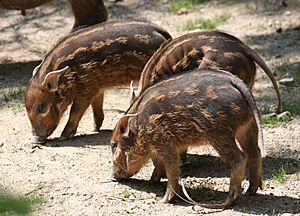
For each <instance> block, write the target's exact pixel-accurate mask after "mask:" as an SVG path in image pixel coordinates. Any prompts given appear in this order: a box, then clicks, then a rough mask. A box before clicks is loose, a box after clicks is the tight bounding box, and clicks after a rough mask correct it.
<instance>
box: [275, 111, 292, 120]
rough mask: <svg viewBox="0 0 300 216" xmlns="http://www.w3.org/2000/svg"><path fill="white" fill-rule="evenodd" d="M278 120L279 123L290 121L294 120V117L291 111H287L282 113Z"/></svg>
mask: <svg viewBox="0 0 300 216" xmlns="http://www.w3.org/2000/svg"><path fill="white" fill-rule="evenodd" d="M277 119H278V120H279V121H290V120H291V119H292V115H291V113H290V112H289V111H285V112H283V113H280V114H279V115H278V116H277Z"/></svg>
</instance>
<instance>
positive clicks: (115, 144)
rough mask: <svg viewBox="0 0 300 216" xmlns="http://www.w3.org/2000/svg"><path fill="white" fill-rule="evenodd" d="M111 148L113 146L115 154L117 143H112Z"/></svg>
mask: <svg viewBox="0 0 300 216" xmlns="http://www.w3.org/2000/svg"><path fill="white" fill-rule="evenodd" d="M110 146H111V150H112V152H114V151H115V150H116V148H117V146H118V145H117V143H111V144H110Z"/></svg>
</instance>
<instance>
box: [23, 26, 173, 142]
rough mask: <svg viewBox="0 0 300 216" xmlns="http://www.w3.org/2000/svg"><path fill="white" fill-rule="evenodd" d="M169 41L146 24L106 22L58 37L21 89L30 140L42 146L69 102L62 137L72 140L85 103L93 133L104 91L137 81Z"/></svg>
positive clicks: (100, 117) (100, 114)
mask: <svg viewBox="0 0 300 216" xmlns="http://www.w3.org/2000/svg"><path fill="white" fill-rule="evenodd" d="M170 38H171V36H170V35H169V33H168V32H167V31H166V30H164V29H162V28H160V27H158V26H157V25H154V24H151V23H146V22H140V21H110V22H106V23H102V24H98V25H94V26H91V27H88V28H85V29H82V30H78V31H76V32H74V33H72V34H69V35H68V36H66V37H65V38H64V39H62V40H61V41H60V42H59V43H58V44H57V45H56V46H54V48H53V49H52V50H51V51H50V52H49V53H48V54H47V55H46V57H45V58H44V60H43V61H42V63H41V64H40V65H39V66H37V67H36V68H35V69H34V71H33V76H32V78H31V80H30V81H29V84H28V86H27V89H26V90H25V106H26V111H27V115H28V117H29V119H30V122H31V125H32V134H33V139H32V142H34V143H43V142H45V141H46V137H48V136H49V135H50V134H51V133H52V132H53V131H54V129H55V128H56V127H57V125H58V123H59V120H60V119H61V116H62V114H63V113H64V111H65V110H66V108H67V106H68V105H70V104H71V103H72V107H71V112H70V117H69V121H68V123H67V125H66V127H65V128H64V130H63V132H62V135H61V138H62V139H67V138H70V137H73V136H74V134H75V132H76V129H77V126H78V123H79V121H80V119H81V117H82V115H83V114H84V112H85V110H86V109H87V108H88V106H89V105H90V104H91V105H92V108H93V112H94V120H95V131H98V130H99V128H100V127H101V125H102V121H103V118H104V114H103V109H102V105H103V92H104V90H105V89H109V88H113V87H116V86H121V85H128V83H129V82H130V81H131V80H136V81H137V80H138V79H139V77H140V74H141V72H142V70H143V67H144V65H145V64H146V62H147V61H148V59H149V58H150V57H151V55H152V54H153V53H154V52H155V51H156V50H157V49H158V48H159V47H160V45H161V44H162V43H163V42H164V41H166V40H167V39H170Z"/></svg>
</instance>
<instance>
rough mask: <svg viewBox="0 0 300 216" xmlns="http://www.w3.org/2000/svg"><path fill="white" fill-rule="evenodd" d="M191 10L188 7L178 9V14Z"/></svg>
mask: <svg viewBox="0 0 300 216" xmlns="http://www.w3.org/2000/svg"><path fill="white" fill-rule="evenodd" d="M189 12H190V10H188V9H186V8H181V9H180V10H178V11H177V15H183V14H188V13H189Z"/></svg>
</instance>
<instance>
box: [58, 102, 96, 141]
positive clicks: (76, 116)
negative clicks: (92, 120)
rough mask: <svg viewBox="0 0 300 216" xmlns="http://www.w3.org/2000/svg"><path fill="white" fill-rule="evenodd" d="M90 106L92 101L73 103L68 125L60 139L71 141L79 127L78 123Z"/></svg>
mask: <svg viewBox="0 0 300 216" xmlns="http://www.w3.org/2000/svg"><path fill="white" fill-rule="evenodd" d="M89 105H90V100H86V102H85V101H74V102H73V104H72V107H71V111H70V116H69V120H68V123H67V125H66V126H65V128H64V130H63V132H62V134H61V137H60V139H61V140H66V139H70V138H72V137H73V136H74V135H75V133H76V130H77V127H78V123H79V121H80V119H81V118H82V116H83V114H84V112H85V110H86V109H87V108H88V106H89Z"/></svg>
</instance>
